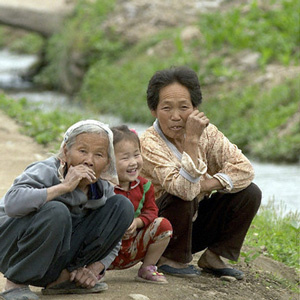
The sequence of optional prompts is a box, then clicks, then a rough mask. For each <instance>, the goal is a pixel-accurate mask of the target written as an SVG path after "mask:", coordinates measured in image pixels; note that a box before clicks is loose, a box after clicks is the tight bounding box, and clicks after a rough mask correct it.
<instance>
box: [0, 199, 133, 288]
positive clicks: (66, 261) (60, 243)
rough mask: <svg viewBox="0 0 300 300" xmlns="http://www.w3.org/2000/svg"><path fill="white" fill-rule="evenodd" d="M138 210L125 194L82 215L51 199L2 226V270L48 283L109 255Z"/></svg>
mask: <svg viewBox="0 0 300 300" xmlns="http://www.w3.org/2000/svg"><path fill="white" fill-rule="evenodd" d="M133 213H134V212H133V206H132V204H131V202H130V201H129V200H128V199H127V198H126V197H123V196H122V195H115V196H113V197H111V198H109V199H108V200H107V202H106V204H105V205H104V206H102V207H100V208H98V209H96V210H89V211H87V212H86V213H85V214H84V215H80V216H71V214H70V212H69V210H68V208H67V207H66V206H65V205H64V204H63V203H61V202H57V201H50V202H48V203H46V204H45V205H44V206H42V208H41V209H40V210H39V211H37V212H34V213H31V214H29V215H27V216H25V217H22V218H12V219H10V220H8V221H7V222H5V223H4V224H3V225H1V226H0V271H1V273H3V274H4V276H5V277H6V278H8V279H9V280H11V281H13V282H15V283H19V284H30V285H34V286H46V285H47V284H49V283H51V282H53V281H54V280H56V279H57V278H58V276H59V275H60V273H61V271H62V270H63V269H68V270H69V271H73V270H75V269H77V268H79V267H83V266H84V265H89V264H91V263H93V262H96V261H99V260H101V259H103V258H105V257H106V256H107V255H108V254H109V253H110V252H111V251H112V249H113V248H114V247H115V246H116V245H117V243H118V242H119V241H120V239H121V238H122V236H123V234H124V233H125V231H126V229H127V228H128V227H129V226H130V224H131V222H132V220H133Z"/></svg>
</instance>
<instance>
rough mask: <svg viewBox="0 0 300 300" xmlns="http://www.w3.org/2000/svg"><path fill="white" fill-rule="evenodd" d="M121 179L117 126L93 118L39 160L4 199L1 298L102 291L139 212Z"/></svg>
mask: <svg viewBox="0 0 300 300" xmlns="http://www.w3.org/2000/svg"><path fill="white" fill-rule="evenodd" d="M107 180H110V181H112V182H115V183H117V173H116V167H115V158H114V150H113V139H112V132H111V130H110V129H109V128H108V127H107V126H106V125H105V124H102V123H101V122H98V121H94V120H85V121H81V122H78V123H76V124H74V125H73V126H71V127H70V128H69V129H68V130H67V132H66V133H65V137H64V140H63V142H62V144H61V148H60V151H59V154H58V155H57V156H53V157H50V158H48V159H46V160H44V161H40V162H35V163H33V164H31V165H30V166H28V167H27V168H26V170H25V171H24V172H23V173H22V174H21V175H20V176H19V177H17V178H16V179H15V181H14V183H13V185H12V187H11V188H10V189H9V190H8V192H7V193H6V195H5V196H4V197H3V198H2V199H1V202H0V271H1V272H2V273H3V274H4V277H5V278H6V284H5V287H4V292H2V293H1V294H0V298H1V299H7V300H9V299H14V300H18V299H22V300H34V299H39V297H38V296H37V295H36V294H35V293H33V292H32V291H31V290H30V289H29V287H28V285H33V286H38V287H45V288H44V289H43V290H42V293H43V294H63V293H72V294H74V293H75V294H76V293H80V294H82V293H94V292H101V291H103V290H105V289H107V284H106V283H104V282H98V280H99V279H100V277H101V275H102V274H103V273H104V272H105V270H106V268H108V266H109V265H110V264H111V262H112V261H113V260H114V258H115V256H116V255H117V253H118V250H119V247H120V244H121V243H120V241H121V238H122V236H123V234H124V233H125V231H126V229H127V228H128V227H129V226H130V224H131V223H132V220H133V206H132V204H131V203H130V201H129V200H128V199H127V198H126V197H124V196H121V195H115V194H114V188H113V186H112V184H110V183H109V182H108V181H107Z"/></svg>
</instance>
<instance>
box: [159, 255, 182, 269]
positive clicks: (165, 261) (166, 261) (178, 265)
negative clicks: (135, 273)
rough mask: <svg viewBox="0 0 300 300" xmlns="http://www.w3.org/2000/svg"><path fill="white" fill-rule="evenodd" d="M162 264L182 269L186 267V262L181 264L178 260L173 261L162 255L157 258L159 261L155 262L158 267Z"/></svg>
mask: <svg viewBox="0 0 300 300" xmlns="http://www.w3.org/2000/svg"><path fill="white" fill-rule="evenodd" d="M162 265H168V266H170V267H173V268H176V269H184V268H187V267H188V265H187V264H183V263H180V262H178V261H175V260H171V259H168V258H166V257H163V256H162V257H161V258H160V259H159V261H158V263H157V266H158V267H160V266H162Z"/></svg>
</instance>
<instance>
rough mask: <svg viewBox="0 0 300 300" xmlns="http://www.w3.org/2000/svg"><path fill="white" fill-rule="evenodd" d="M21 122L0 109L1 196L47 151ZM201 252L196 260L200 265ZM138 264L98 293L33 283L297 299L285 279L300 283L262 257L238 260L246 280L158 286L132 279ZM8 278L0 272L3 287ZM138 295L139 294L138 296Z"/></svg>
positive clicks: (160, 294) (235, 299) (205, 298)
mask: <svg viewBox="0 0 300 300" xmlns="http://www.w3.org/2000/svg"><path fill="white" fill-rule="evenodd" d="M20 129H21V127H20V126H19V125H18V124H17V123H16V122H15V121H14V120H12V119H10V118H9V117H7V116H6V115H5V114H4V113H3V112H2V111H0V163H1V168H0V180H1V181H0V182H1V186H0V196H3V195H4V193H5V192H6V190H7V189H8V188H9V187H10V185H11V184H12V182H13V180H14V178H15V177H16V176H18V175H19V174H20V173H21V172H22V171H23V170H24V168H25V167H26V166H27V165H28V164H30V163H31V162H33V161H36V160H41V159H43V158H46V157H48V154H47V150H46V149H45V148H43V147H42V146H40V145H38V144H36V143H35V142H34V141H33V140H32V139H31V138H29V137H27V136H24V135H22V134H21V133H20ZM198 258H199V254H197V255H195V257H194V260H193V263H194V265H197V260H198ZM138 267H139V266H138V265H137V266H135V267H133V268H131V269H128V270H123V271H109V272H107V275H106V277H105V278H106V279H105V281H106V282H107V283H108V286H109V289H108V290H107V291H105V292H103V293H101V294H94V295H63V296H52V297H50V296H43V295H42V294H41V289H40V288H36V287H32V289H33V290H34V291H35V292H36V293H37V294H38V295H39V296H40V299H41V300H46V299H51V300H52V299H53V300H68V299H72V300H73V299H75V300H76V299H78V300H96V299H106V300H130V299H140V300H147V299H150V300H158V299H159V300H194V299H195V300H196V299H199V300H222V299H224V300H225V299H226V300H228V299H231V300H250V299H251V300H252V299H253V300H257V299H259V300H264V299H265V300H271V299H272V300H287V299H290V300H297V299H298V300H299V297H298V296H299V295H296V294H295V293H292V292H291V291H290V290H289V289H288V288H287V282H289V283H292V284H293V285H294V286H295V285H296V284H297V281H298V283H299V279H298V278H297V274H296V272H295V270H294V269H292V268H288V267H286V266H285V265H283V264H280V263H278V262H275V261H273V260H271V259H268V258H266V257H264V256H261V257H259V258H258V259H256V260H255V261H254V262H251V264H250V265H246V264H245V263H244V262H240V263H239V264H238V268H240V269H242V270H243V271H244V272H245V274H246V279H244V280H242V281H233V282H226V281H222V280H220V279H218V278H214V277H212V276H211V275H207V274H202V275H201V276H199V277H197V278H193V279H183V278H177V277H170V276H169V277H168V281H169V284H168V285H163V286H159V285H154V284H147V283H138V282H136V281H134V277H135V276H136V273H137V269H138ZM4 284H5V279H4V278H3V276H2V275H1V274H0V290H2V288H3V287H4ZM136 294H138V295H140V298H135V297H136Z"/></svg>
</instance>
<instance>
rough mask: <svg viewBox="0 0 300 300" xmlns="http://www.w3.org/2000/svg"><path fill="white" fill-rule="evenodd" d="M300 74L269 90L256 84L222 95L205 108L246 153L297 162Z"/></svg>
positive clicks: (215, 122)
mask: <svg viewBox="0 0 300 300" xmlns="http://www.w3.org/2000/svg"><path fill="white" fill-rule="evenodd" d="M299 83H300V76H298V77H296V78H294V79H291V80H286V81H285V82H283V83H282V84H280V85H278V86H275V87H273V88H271V89H269V90H266V91H265V90H264V87H260V86H258V85H253V86H250V87H245V89H244V90H243V91H233V92H231V93H228V94H220V95H219V96H218V97H215V98H213V99H210V100H209V101H207V102H205V101H204V103H203V106H202V108H203V110H204V111H205V112H206V113H207V115H208V116H210V118H211V119H212V120H213V123H214V124H216V125H217V126H219V127H220V129H221V131H222V132H223V133H224V134H225V135H226V136H227V137H228V138H229V139H230V140H231V141H234V143H236V144H237V145H238V146H239V147H240V148H242V149H243V150H244V152H246V153H248V154H250V155H251V156H254V157H257V158H260V159H262V160H275V161H287V162H295V161H298V160H299V158H300V153H299V149H300V122H299V121H297V120H295V121H294V122H290V124H289V126H288V127H287V126H286V124H287V123H288V122H289V119H290V118H291V116H295V115H296V114H297V113H299V99H300V89H299Z"/></svg>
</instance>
